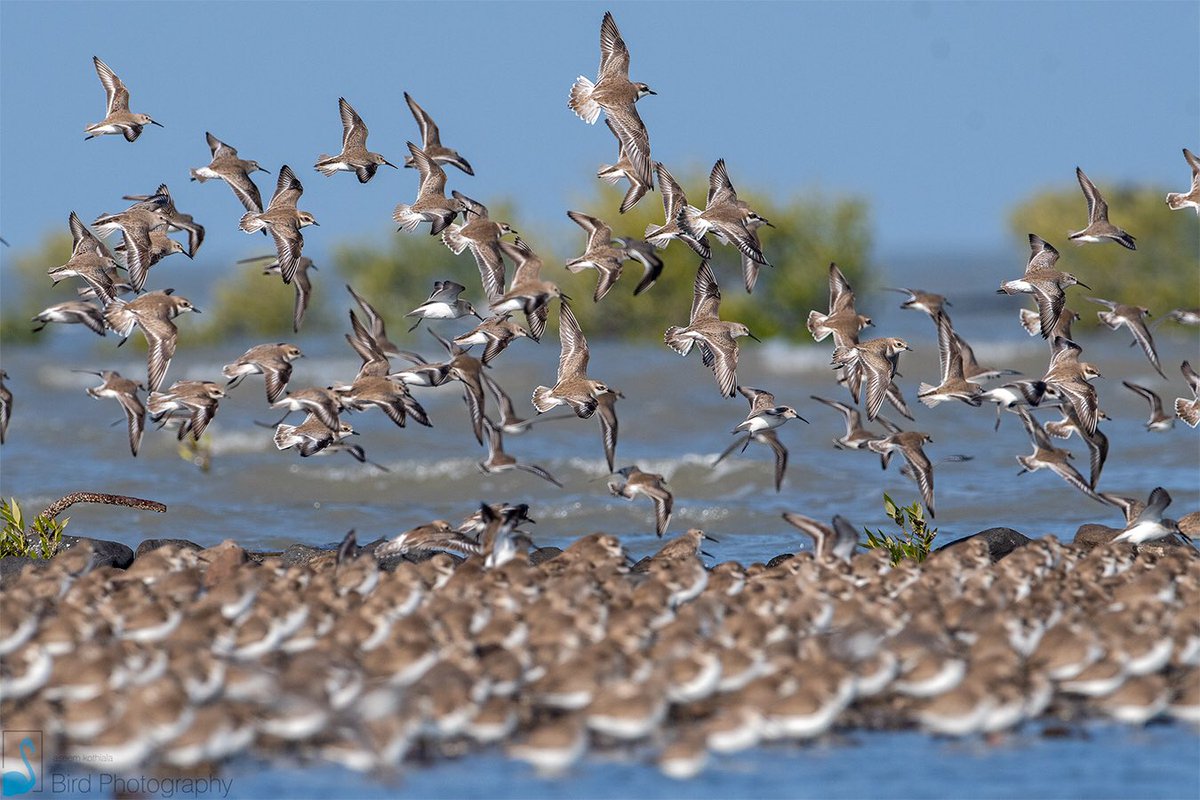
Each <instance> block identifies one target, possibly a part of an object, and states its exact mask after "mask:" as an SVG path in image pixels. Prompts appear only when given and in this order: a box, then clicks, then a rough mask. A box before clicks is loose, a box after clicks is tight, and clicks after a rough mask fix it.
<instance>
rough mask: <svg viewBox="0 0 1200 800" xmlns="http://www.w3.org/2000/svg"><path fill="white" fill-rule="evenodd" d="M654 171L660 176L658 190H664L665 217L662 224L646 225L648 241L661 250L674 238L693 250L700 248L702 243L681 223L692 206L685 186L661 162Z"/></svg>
mask: <svg viewBox="0 0 1200 800" xmlns="http://www.w3.org/2000/svg"><path fill="white" fill-rule="evenodd" d="M654 172H655V174H656V175H657V176H658V190H659V191H660V192H662V202H663V218H664V219H663V224H662V225H647V226H646V241H647V242H649V243H650V244H652V245H654V246H655V247H657V248H659V249H660V250H661V249H663V248H665V247H666V246H667V245H669V244H670V243H671V240H672V239H679V240H681V241H683V242H684V243H685V244H687V246H688V247H690V248H692V249H693V250H695V249H697V248H699V247H700V243H699V242H697V241H695V240H694V239H692V238H691V236H690V235H689V234H688V233H687V231H685V230H684V229H683V227H682V226H681V225H680V223H679V220H680V218H681V217H682V216H683V213H684V210H685V209H688V208H691V206H690V205H688V200H687V195H686V194H684V192H683V187H681V186H680V185H679V182H678V181H676V180H675V177H674V176H673V175H672V174H671V173H670V171H669V170H668V169H667V168H666V167H665V166H663V165H662V163H661V162H655V164H654Z"/></svg>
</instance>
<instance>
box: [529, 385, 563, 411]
mask: <svg viewBox="0 0 1200 800" xmlns="http://www.w3.org/2000/svg"><path fill="white" fill-rule="evenodd" d="M556 405H558V403H556V402H555V401H554V400H551V399H550V387H548V386H539V387H537V388H536V389H534V390H533V407H534V408H536V409H537V412H538V413H539V414H545V413H546V412H547V411H549V410H550V409H552V408H554V407H555V406H556Z"/></svg>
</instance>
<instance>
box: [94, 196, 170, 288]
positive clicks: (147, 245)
mask: <svg viewBox="0 0 1200 800" xmlns="http://www.w3.org/2000/svg"><path fill="white" fill-rule="evenodd" d="M165 204H166V200H165V199H157V200H153V201H144V202H141V203H138V204H136V205H134V206H131V207H130V208H128V209H127V210H125V211H122V212H120V213H118V214H105V215H102V216H100V217H97V218H96V220H95V222H93V223H92V225H94V226H95V228H96V230H97V231H98V232H99V233H100V235H101V236H103V237H107V236H109V235H110V234H112V233H113V232H115V231H120V232H121V238H122V244H123V245H124V253H125V269H126V270H127V271H128V273H129V283H130V284H131V285H132V286H133V289H134V291H137V292H140V291H141V290H142V287H143V286H144V285H145V284H146V272H147V271H148V270H149V269H150V267H151V266H153V264H154V263H155V261H156V259H155V257H154V253H153V245H152V244H151V242H150V232H151V231H152V230H155V229H159V228H166V226H167V218H166V216H165V215H164V213H163V209H164V206H165ZM163 244H166V243H163ZM176 244H177V245H178V243H176ZM166 246H167V248H168V249H170V244H166ZM178 250H179V252H182V250H183V248H182V246H180V247H179V248H178ZM160 257H161V255H160Z"/></svg>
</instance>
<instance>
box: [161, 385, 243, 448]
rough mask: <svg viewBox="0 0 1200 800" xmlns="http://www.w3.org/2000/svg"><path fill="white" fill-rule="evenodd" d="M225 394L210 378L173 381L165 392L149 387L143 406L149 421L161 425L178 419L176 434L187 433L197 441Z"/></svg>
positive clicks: (181, 436) (182, 435) (182, 434)
mask: <svg viewBox="0 0 1200 800" xmlns="http://www.w3.org/2000/svg"><path fill="white" fill-rule="evenodd" d="M225 396H226V395H225V390H224V389H223V388H221V385H220V384H218V383H214V382H213V381H187V380H184V381H175V383H173V384H171V386H170V387H169V388H168V389H167V390H166V391H165V392H157V391H151V392H150V396H149V397H148V398H147V400H146V410H147V411H149V412H150V419H151V420H152V421H154V422H159V423H162V424H163V425H165V424H166V423H167V422H169V421H171V420H172V419H177V420H179V421H180V425H179V431H178V433H177V436H178V438H179V439H181V440H182V439H183V437H184V436H187V435H188V434H191V437H192V441H195V442H198V441H200V437H201V436H203V435H204V431H205V429H207V428H208V424H209V423H210V422H212V419H213V417H215V416H216V414H217V406H218V405H219V404H220V402H221V398H223V397H225ZM160 427H161V425H160Z"/></svg>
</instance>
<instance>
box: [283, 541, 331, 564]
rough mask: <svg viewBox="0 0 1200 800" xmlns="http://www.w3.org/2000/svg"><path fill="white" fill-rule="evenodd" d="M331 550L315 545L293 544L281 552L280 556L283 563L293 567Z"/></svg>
mask: <svg viewBox="0 0 1200 800" xmlns="http://www.w3.org/2000/svg"><path fill="white" fill-rule="evenodd" d="M329 552H331V551H329V550H322V549H321V548H320V547H313V546H312V545H307V544H293V545H291V546H290V547H288V548H287V549H285V550H284V551H283V553H282V554H280V558H282V559H283V563H285V564H287V565H288V566H289V567H292V566H300V565H303V564H307V563H308V562H310V561H312V560H313V559H314V558H318V557H320V556H323V555H326V554H327V553H329Z"/></svg>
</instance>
